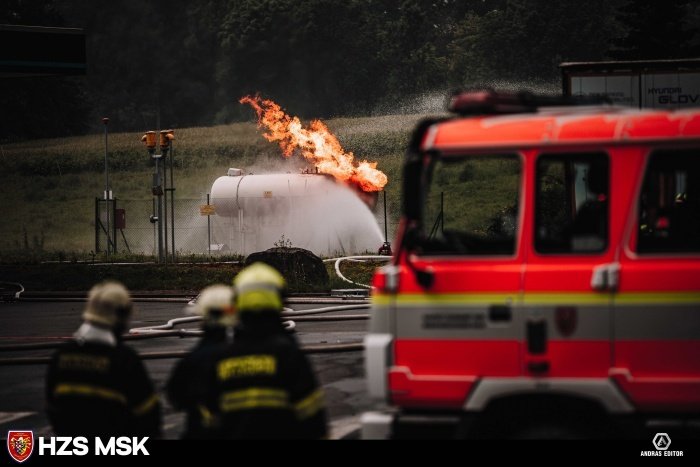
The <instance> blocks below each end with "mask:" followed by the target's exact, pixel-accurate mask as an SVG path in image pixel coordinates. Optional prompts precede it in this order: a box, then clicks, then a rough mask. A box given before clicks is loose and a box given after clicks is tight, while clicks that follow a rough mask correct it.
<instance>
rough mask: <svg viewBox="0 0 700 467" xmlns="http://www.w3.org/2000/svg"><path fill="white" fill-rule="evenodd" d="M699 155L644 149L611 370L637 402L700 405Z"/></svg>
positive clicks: (661, 406) (648, 406)
mask: <svg viewBox="0 0 700 467" xmlns="http://www.w3.org/2000/svg"><path fill="white" fill-rule="evenodd" d="M699 156H700V150H697V149H696V150H683V151H678V150H676V151H657V152H652V153H651V154H650V156H649V160H648V162H647V167H646V174H645V176H644V180H643V182H642V186H641V189H640V191H639V196H638V199H637V207H638V210H637V212H638V214H637V216H636V218H635V219H632V226H631V229H630V233H631V235H630V239H629V245H628V248H627V249H626V250H625V253H624V254H623V256H622V258H621V261H620V263H621V269H620V286H619V289H618V293H617V294H616V295H615V300H614V326H615V347H614V357H615V360H614V366H615V368H614V369H613V376H614V378H615V380H616V381H617V383H618V384H619V385H620V387H621V388H622V389H623V390H624V391H625V392H626V393H627V395H628V397H629V398H630V399H631V400H632V402H633V403H634V404H635V405H636V406H637V407H638V408H639V409H640V410H662V411H676V410H678V411H698V410H699V409H700V157H699Z"/></svg>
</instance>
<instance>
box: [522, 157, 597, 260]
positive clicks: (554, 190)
mask: <svg viewBox="0 0 700 467" xmlns="http://www.w3.org/2000/svg"><path fill="white" fill-rule="evenodd" d="M536 176H537V192H536V198H535V249H536V250H537V251H538V252H540V253H549V254H576V253H597V252H602V251H604V250H605V248H606V247H607V244H608V205H609V203H608V199H609V196H610V195H609V188H608V187H609V170H608V157H607V156H606V155H605V154H597V153H596V154H575V155H573V154H567V155H563V154H561V155H545V156H540V157H539V158H538V161H537V175H536Z"/></svg>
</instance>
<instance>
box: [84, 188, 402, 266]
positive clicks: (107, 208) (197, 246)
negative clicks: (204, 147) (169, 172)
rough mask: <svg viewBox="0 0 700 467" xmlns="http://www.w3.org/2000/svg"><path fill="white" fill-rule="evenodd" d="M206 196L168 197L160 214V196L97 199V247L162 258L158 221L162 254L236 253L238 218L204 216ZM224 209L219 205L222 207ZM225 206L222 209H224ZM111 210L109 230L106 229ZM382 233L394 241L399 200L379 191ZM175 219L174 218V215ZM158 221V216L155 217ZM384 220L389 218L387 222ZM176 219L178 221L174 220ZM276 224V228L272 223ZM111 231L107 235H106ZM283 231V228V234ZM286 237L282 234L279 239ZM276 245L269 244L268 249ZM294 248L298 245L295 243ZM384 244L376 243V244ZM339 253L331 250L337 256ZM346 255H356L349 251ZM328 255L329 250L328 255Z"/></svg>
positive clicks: (376, 210) (376, 211) (378, 214)
mask: <svg viewBox="0 0 700 467" xmlns="http://www.w3.org/2000/svg"><path fill="white" fill-rule="evenodd" d="M226 202H230V200H211V201H210V204H212V205H214V209H215V212H216V207H217V204H219V205H221V204H222V203H226ZM205 205H207V199H206V198H203V199H175V200H174V204H173V205H172V206H171V200H168V204H167V206H164V208H163V210H162V212H161V214H162V218H158V214H159V212H158V207H157V198H153V199H138V200H137V199H116V200H112V201H109V202H105V201H104V200H99V199H98V200H96V208H95V248H96V251H97V252H107V251H108V250H107V248H108V245H109V252H112V253H114V252H117V253H132V254H145V255H154V256H156V257H157V256H158V223H159V222H160V223H162V224H165V223H166V222H167V229H164V231H163V249H164V253H166V252H167V254H168V255H171V256H172V253H173V251H174V252H175V256H176V257H177V256H184V255H192V254H195V255H220V254H238V253H240V252H239V251H237V248H238V246H239V243H240V241H239V238H238V235H239V234H238V229H239V226H238V219H237V218H236V217H235V216H229V215H218V214H216V213H214V214H213V215H210V216H206V215H202V213H201V208H202V206H205ZM219 207H221V206H219ZM220 210H221V209H220ZM107 212H109V230H108V229H107V224H108V222H107V221H108V219H107ZM371 212H372V215H373V216H374V218H375V219H376V222H377V226H378V228H379V230H380V231H381V235H382V237H384V235H385V232H386V234H387V237H386V238H387V239H388V241H390V242H393V240H394V237H395V235H396V231H397V228H398V223H399V218H400V202H399V200H398V199H396V200H392V199H391V198H390V197H389V196H387V197H386V216H385V197H384V196H383V195H382V194H380V196H379V197H378V199H377V204H376V205H375V206H374V208H372V209H371ZM173 218H174V219H173ZM156 219H158V220H156ZM385 219H386V220H385ZM173 220H174V222H173ZM272 227H274V226H272ZM108 232H109V235H108ZM281 234H284V232H281ZM280 238H283V237H280ZM273 246H275V245H274V244H271V245H269V246H267V248H270V247H273ZM295 246H296V245H295ZM379 246H380V245H377V248H378V247H379ZM334 253H338V252H330V253H329V254H334ZM347 253H355V252H351V251H348V252H347ZM324 254H325V253H324Z"/></svg>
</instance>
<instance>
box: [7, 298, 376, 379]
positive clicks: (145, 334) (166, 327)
mask: <svg viewBox="0 0 700 467" xmlns="http://www.w3.org/2000/svg"><path fill="white" fill-rule="evenodd" d="M367 308H369V304H362V305H341V306H330V307H322V308H314V309H311V310H302V311H293V310H291V309H290V308H284V309H283V311H282V313H281V316H282V318H289V317H294V318H295V321H299V322H302V321H350V320H366V319H368V317H369V315H367V314H354V315H338V316H314V315H318V314H322V313H331V312H336V311H344V310H357V309H367ZM201 319H202V318H201V317H200V316H185V317H180V318H173V319H171V320H169V321H168V322H166V323H165V324H162V325H157V326H145V327H140V328H133V329H131V330H130V331H129V333H128V334H126V335H124V337H123V338H124V340H143V339H152V338H159V337H197V336H201V335H202V331H200V330H188V329H174V328H175V326H176V325H178V324H183V323H192V322H197V321H201ZM284 322H285V328H286V329H287V330H288V331H291V330H293V329H294V328H295V326H296V325H295V322H294V321H292V320H286V321H284ZM71 339H72V338H65V339H62V340H61V341H58V342H36V343H31V344H11V345H4V346H0V352H3V351H4V352H8V351H31V350H43V349H55V348H58V347H61V346H64V345H66V344H67V341H70V340H71ZM363 348H364V347H363V344H362V342H351V343H346V344H317V345H307V346H302V350H304V351H305V352H307V353H327V352H351V351H358V350H362V349H363ZM188 353H189V352H188V351H171V352H149V353H143V354H141V358H142V359H144V360H150V359H164V358H181V357H183V356H185V355H187V354H188ZM49 361H50V357H46V356H41V357H15V358H2V359H0V366H3V365H34V364H46V363H48V362H49Z"/></svg>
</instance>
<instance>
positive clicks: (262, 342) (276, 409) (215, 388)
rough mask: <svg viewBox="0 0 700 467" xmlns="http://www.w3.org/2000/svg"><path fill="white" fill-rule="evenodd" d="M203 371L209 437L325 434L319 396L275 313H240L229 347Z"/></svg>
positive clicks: (303, 359) (305, 362) (313, 379)
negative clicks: (209, 414)
mask: <svg viewBox="0 0 700 467" xmlns="http://www.w3.org/2000/svg"><path fill="white" fill-rule="evenodd" d="M213 363H214V364H213V365H212V366H211V367H210V368H209V370H208V372H209V378H208V385H207V393H208V396H207V405H208V408H209V410H210V411H211V415H212V425H213V427H214V428H215V431H213V436H216V437H223V438H237V439H241V438H246V439H270V438H275V439H299V438H304V439H314V438H323V437H325V436H326V435H327V427H326V410H325V407H324V398H323V392H322V390H321V388H320V387H319V385H318V383H317V381H316V377H315V375H314V373H313V370H312V368H311V363H310V362H309V360H308V358H307V357H306V355H305V354H304V353H303V352H302V351H301V349H300V348H299V344H298V343H297V340H296V338H295V337H294V336H292V335H290V334H289V333H288V332H287V331H286V330H285V329H284V327H283V326H282V323H281V321H280V317H279V313H278V312H273V311H270V312H255V313H252V312H251V313H246V314H243V315H241V322H240V323H239V325H238V326H237V327H236V329H235V333H234V339H233V343H232V344H231V345H228V346H227V347H226V348H225V349H224V350H222V351H221V352H219V353H218V354H217V356H216V358H215V359H214V362H213Z"/></svg>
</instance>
